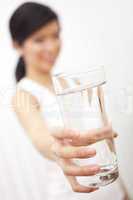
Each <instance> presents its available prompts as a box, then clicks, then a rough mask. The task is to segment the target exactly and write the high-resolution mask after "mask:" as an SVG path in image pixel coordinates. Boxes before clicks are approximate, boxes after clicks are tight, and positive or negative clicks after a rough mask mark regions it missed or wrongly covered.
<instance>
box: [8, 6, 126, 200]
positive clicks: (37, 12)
mask: <svg viewBox="0 0 133 200" xmlns="http://www.w3.org/2000/svg"><path fill="white" fill-rule="evenodd" d="M9 28H10V32H11V37H12V41H13V45H14V48H15V49H16V50H17V51H18V53H19V55H20V59H19V62H18V65H17V68H16V73H15V75H16V81H17V90H16V93H15V95H14V96H13V99H12V104H13V106H14V110H15V112H16V114H17V117H18V119H19V121H20V123H21V125H22V126H23V127H24V129H25V130H26V133H27V134H28V136H29V137H30V138H31V141H32V143H33V144H34V146H35V147H36V148H37V150H38V151H39V152H40V153H41V154H42V156H43V157H44V164H45V170H44V174H45V177H46V178H45V180H44V190H45V192H46V194H47V198H46V199H47V200H51V199H56V198H57V199H58V200H61V199H68V198H69V199H75V200H76V199H80V200H82V199H87V200H88V199H89V198H90V199H106V198H108V197H110V200H114V199H117V200H122V199H124V195H125V194H124V191H123V189H122V188H121V186H120V185H119V183H118V182H115V183H113V184H112V185H109V186H106V187H105V188H103V190H98V188H95V189H94V188H89V187H85V186H82V185H80V184H79V183H78V182H77V180H76V176H91V175H95V174H97V173H98V172H99V170H100V168H99V166H98V165H89V166H82V167H81V166H77V165H75V164H74V163H73V162H72V158H89V157H93V156H95V154H96V151H95V149H93V148H91V147H90V148H88V145H89V144H91V143H92V141H93V143H95V142H97V141H99V140H103V139H106V138H109V137H112V134H113V136H115V135H116V134H115V132H114V131H113V130H112V128H111V127H110V126H107V127H104V128H102V129H96V130H92V131H88V132H87V131H86V133H85V134H84V137H83V136H82V134H81V133H80V132H77V131H74V130H70V129H69V127H68V129H65V130H64V129H63V126H62V122H61V119H60V113H59V109H58V105H57V102H56V98H55V93H54V88H53V84H52V78H51V72H52V68H53V66H54V63H55V61H56V58H57V57H58V54H59V52H60V48H61V40H60V23H59V19H58V16H57V14H56V13H55V12H54V11H53V10H52V9H51V8H49V7H47V6H45V5H41V4H38V3H32V2H29V3H24V4H23V5H21V6H20V7H19V8H17V10H16V11H15V12H14V13H13V15H12V16H11V19H10V23H9ZM92 139H93V140H92ZM70 141H71V142H70ZM68 183H69V184H68ZM95 190H98V191H95ZM94 191H95V192H94ZM91 192H94V193H93V194H92V193H91ZM78 193H81V194H78ZM83 193H84V194H83ZM85 193H90V194H85ZM114 195H115V196H114Z"/></svg>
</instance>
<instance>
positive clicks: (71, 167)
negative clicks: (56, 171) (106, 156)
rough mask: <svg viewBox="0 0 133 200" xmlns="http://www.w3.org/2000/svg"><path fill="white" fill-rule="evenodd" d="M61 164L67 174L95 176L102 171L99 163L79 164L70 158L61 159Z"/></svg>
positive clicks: (59, 162)
mask: <svg viewBox="0 0 133 200" xmlns="http://www.w3.org/2000/svg"><path fill="white" fill-rule="evenodd" d="M58 164H59V166H60V167H61V168H62V170H63V172H64V174H65V175H67V176H93V175H96V174H97V173H98V172H100V167H99V166H98V165H89V166H78V165H76V164H74V163H73V162H72V161H70V160H65V159H60V160H59V161H58Z"/></svg>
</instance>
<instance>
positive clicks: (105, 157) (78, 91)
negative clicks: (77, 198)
mask: <svg viewBox="0 0 133 200" xmlns="http://www.w3.org/2000/svg"><path fill="white" fill-rule="evenodd" d="M53 85H54V89H55V93H56V97H57V102H58V104H59V108H60V112H61V115H62V120H63V123H64V127H66V128H71V129H78V130H79V131H80V132H81V133H83V134H84V132H85V131H86V130H89V129H90V130H91V129H94V128H101V127H103V126H105V125H107V124H108V116H107V112H106V109H105V95H104V89H105V85H106V79H105V70H104V67H103V66H99V67H93V68H89V69H88V70H87V71H84V72H80V73H58V74H54V75H53ZM91 146H93V147H94V148H95V149H96V152H97V154H96V156H94V157H93V158H87V159H74V160H73V161H74V162H75V163H76V164H78V165H87V164H98V165H100V169H101V170H100V172H99V173H98V174H96V175H94V176H87V177H86V176H79V177H77V180H78V182H79V183H80V184H82V185H85V186H90V187H100V186H105V185H107V184H110V183H112V182H113V181H115V180H116V178H117V177H118V165H117V156H116V151H115V146H114V140H113V138H112V139H106V140H102V141H99V142H97V143H95V144H92V145H91Z"/></svg>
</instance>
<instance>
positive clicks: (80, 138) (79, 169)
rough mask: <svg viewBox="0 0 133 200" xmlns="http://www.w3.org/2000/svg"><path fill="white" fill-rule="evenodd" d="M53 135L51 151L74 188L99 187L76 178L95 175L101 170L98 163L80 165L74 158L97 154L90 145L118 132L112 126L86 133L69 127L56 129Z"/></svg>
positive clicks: (75, 189)
mask: <svg viewBox="0 0 133 200" xmlns="http://www.w3.org/2000/svg"><path fill="white" fill-rule="evenodd" d="M52 135H53V136H54V138H55V142H54V143H53V145H51V152H52V153H53V154H54V157H55V161H56V162H57V164H58V165H59V166H60V167H61V169H62V170H63V173H64V174H65V176H66V177H67V179H68V181H69V183H70V184H71V187H72V190H73V191H75V192H83V193H89V192H93V191H95V190H96V189H98V188H89V187H86V186H82V185H80V184H79V183H78V182H77V180H76V176H93V175H95V174H97V173H98V172H99V171H100V167H99V166H98V165H86V166H78V165H76V164H75V163H74V162H73V161H72V159H74V158H80V159H82V158H91V157H93V156H95V155H96V150H95V149H94V148H92V147H89V145H91V144H94V143H96V142H98V141H100V140H104V139H109V138H112V137H116V136H117V134H116V133H115V132H114V131H113V130H112V127H111V126H106V127H103V128H99V129H94V130H89V131H86V132H84V133H80V132H79V131H75V130H69V129H60V130H59V129H56V131H54V132H53V134H52Z"/></svg>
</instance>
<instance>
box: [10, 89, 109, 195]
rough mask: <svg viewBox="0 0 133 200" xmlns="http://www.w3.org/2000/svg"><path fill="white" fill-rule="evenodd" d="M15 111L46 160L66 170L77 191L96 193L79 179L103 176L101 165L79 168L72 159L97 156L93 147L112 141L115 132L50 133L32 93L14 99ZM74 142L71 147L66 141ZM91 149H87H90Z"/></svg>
mask: <svg viewBox="0 0 133 200" xmlns="http://www.w3.org/2000/svg"><path fill="white" fill-rule="evenodd" d="M12 105H13V108H14V111H15V113H16V115H17V117H18V119H19V121H20V123H21V125H22V126H23V127H24V129H25V130H26V133H27V134H28V136H29V137H30V139H31V141H32V143H33V144H34V146H35V147H36V148H37V150H38V151H39V152H40V153H41V154H42V155H43V156H44V157H45V158H48V159H50V160H53V161H55V162H56V163H57V164H58V165H59V166H60V167H61V169H62V170H63V173H64V175H65V176H66V177H67V179H68V181H69V183H70V184H71V187H72V189H73V191H75V192H92V191H94V189H92V188H88V187H85V186H81V185H80V184H79V183H78V182H77V180H76V176H91V175H95V174H96V173H98V172H99V170H100V168H99V166H98V165H90V166H88V165H87V166H77V165H75V164H74V163H72V160H71V159H72V158H89V157H93V156H95V154H96V151H95V149H92V148H88V145H89V144H92V143H95V142H97V141H99V140H103V139H105V138H110V137H112V129H111V128H110V127H105V128H103V129H95V130H92V131H88V132H86V134H80V133H79V132H75V131H74V130H69V129H65V130H59V129H58V128H57V129H56V130H55V131H54V132H53V135H52V134H51V133H49V130H48V128H47V124H46V123H45V120H44V119H43V117H42V114H41V107H40V105H39V103H38V101H37V99H36V98H35V97H34V96H32V95H31V94H29V93H28V92H25V91H22V90H18V91H17V92H16V95H15V96H14V97H13V99H12ZM67 139H68V140H71V144H68V143H67V144H65V143H64V141H66V140H67ZM86 146H87V147H86Z"/></svg>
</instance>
